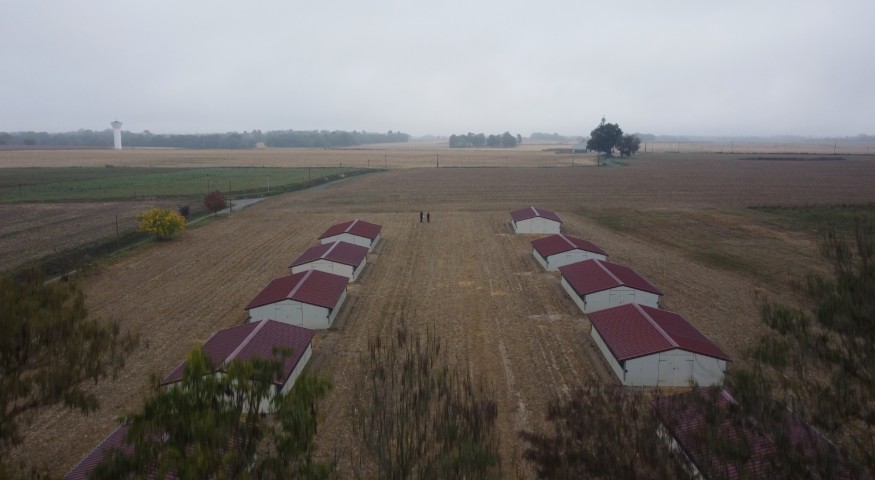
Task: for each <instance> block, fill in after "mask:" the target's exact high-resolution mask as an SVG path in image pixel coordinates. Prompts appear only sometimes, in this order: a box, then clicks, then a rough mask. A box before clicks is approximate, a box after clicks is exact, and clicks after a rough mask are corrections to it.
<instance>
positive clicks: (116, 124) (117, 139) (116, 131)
mask: <svg viewBox="0 0 875 480" xmlns="http://www.w3.org/2000/svg"><path fill="white" fill-rule="evenodd" d="M110 125H112V143H113V148H114V149H116V150H121V149H122V122H120V121H118V120H115V121H113V122H112V123H110Z"/></svg>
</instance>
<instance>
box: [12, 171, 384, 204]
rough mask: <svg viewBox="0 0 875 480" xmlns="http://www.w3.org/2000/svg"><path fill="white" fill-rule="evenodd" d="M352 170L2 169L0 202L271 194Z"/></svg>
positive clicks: (297, 187)
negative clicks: (215, 193) (217, 194)
mask: <svg viewBox="0 0 875 480" xmlns="http://www.w3.org/2000/svg"><path fill="white" fill-rule="evenodd" d="M370 171H375V170H366V169H352V168H322V167H318V168H317V167H313V168H264V167H259V168H250V167H239V168H238V167H235V168H183V169H176V168H130V167H109V166H107V167H104V168H100V167H96V168H85V167H82V168H76V167H74V168H5V169H3V175H2V176H0V203H15V202H65V201H106V200H123V199H130V198H137V197H186V196H203V195H206V194H207V193H208V192H210V191H212V190H220V191H221V192H222V193H224V194H225V196H226V197H240V196H254V195H273V194H276V193H280V192H286V191H292V190H298V189H300V188H305V187H307V186H310V185H314V184H318V183H323V182H325V181H327V180H330V179H335V178H341V177H342V176H349V175H359V174H362V173H367V172H370Z"/></svg>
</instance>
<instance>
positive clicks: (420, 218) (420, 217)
mask: <svg viewBox="0 0 875 480" xmlns="http://www.w3.org/2000/svg"><path fill="white" fill-rule="evenodd" d="M419 223H422V210H420V211H419Z"/></svg>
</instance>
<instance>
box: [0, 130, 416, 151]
mask: <svg viewBox="0 0 875 480" xmlns="http://www.w3.org/2000/svg"><path fill="white" fill-rule="evenodd" d="M409 139H410V135H408V134H406V133H401V132H393V131H391V130H389V131H388V132H387V133H371V132H365V131H361V132H358V131H352V132H345V131H340V130H335V131H328V130H320V131H316V130H312V131H294V130H276V131H270V132H266V133H262V132H261V130H252V131H251V132H247V131H244V132H243V133H239V132H227V133H208V134H153V133H152V132H150V131H148V130H145V131H143V132H142V133H134V132H128V131H124V132H122V146H123V147H124V148H137V147H141V148H146V147H152V148H192V149H201V148H219V149H243V148H255V146H256V145H257V144H258V143H259V142H264V144H265V145H266V146H268V147H308V148H335V147H352V146H356V145H367V144H373V143H403V142H407V141H408V140H409ZM0 145H10V146H40V147H107V148H108V147H112V145H113V136H112V130H111V129H106V130H102V131H95V130H77V131H75V132H64V133H48V132H0Z"/></svg>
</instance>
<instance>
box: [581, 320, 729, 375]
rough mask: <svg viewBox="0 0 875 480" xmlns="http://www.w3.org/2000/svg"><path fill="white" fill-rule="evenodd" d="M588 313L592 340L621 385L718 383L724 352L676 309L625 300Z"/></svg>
mask: <svg viewBox="0 0 875 480" xmlns="http://www.w3.org/2000/svg"><path fill="white" fill-rule="evenodd" d="M588 317H589V321H590V323H592V332H591V335H592V338H593V340H595V343H596V345H598V347H599V349H600V350H601V352H602V355H604V357H605V359H606V360H607V362H608V364H609V365H610V366H611V369H612V370H613V371H614V373H615V374H617V377H619V379H620V381H621V382H622V383H623V385H627V386H647V387H657V386H658V387H686V386H690V385H693V384H695V385H719V384H722V383H723V374H724V372H725V371H726V364H727V362H729V361H730V358H729V356H728V355H726V354H725V353H723V351H722V350H720V348H719V347H717V345H714V343H712V342H711V341H710V340H708V338H706V337H705V336H704V335H702V333H701V332H699V331H698V330H696V328H695V327H693V326H692V325H690V323H689V322H687V321H686V320H685V319H684V318H683V317H681V316H680V315H678V314H676V313H673V312H668V311H665V310H660V309H658V308H651V307H647V306H642V305H638V304H627V305H621V306H619V307H614V308H609V309H607V310H602V311H599V312H595V313H591V314H589V315H588Z"/></svg>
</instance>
